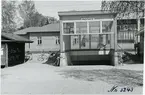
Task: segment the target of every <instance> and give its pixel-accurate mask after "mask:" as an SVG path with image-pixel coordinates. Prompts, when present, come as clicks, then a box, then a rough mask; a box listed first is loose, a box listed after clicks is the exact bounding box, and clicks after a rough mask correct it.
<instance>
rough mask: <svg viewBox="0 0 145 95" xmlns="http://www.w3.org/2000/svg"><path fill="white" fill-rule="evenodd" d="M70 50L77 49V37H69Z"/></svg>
mask: <svg viewBox="0 0 145 95" xmlns="http://www.w3.org/2000/svg"><path fill="white" fill-rule="evenodd" d="M71 49H79V36H71Z"/></svg>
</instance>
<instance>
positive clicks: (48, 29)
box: [14, 23, 60, 34]
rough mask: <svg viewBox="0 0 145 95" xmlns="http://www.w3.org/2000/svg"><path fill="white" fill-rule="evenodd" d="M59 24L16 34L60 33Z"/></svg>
mask: <svg viewBox="0 0 145 95" xmlns="http://www.w3.org/2000/svg"><path fill="white" fill-rule="evenodd" d="M59 31H60V30H59V23H54V24H48V25H45V26H42V27H29V28H25V29H22V30H18V31H16V32H14V33H15V34H27V33H30V32H59Z"/></svg>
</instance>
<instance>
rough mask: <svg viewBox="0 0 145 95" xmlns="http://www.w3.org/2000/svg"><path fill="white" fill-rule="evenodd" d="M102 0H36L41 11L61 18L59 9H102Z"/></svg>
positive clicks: (46, 14)
mask: <svg viewBox="0 0 145 95" xmlns="http://www.w3.org/2000/svg"><path fill="white" fill-rule="evenodd" d="M101 1H102V0H98V1H38V0H37V1H34V2H35V7H36V9H37V11H38V12H39V13H41V14H42V15H44V16H51V17H55V18H57V19H59V17H58V12H59V11H72V10H76V11H80V10H100V9H101Z"/></svg>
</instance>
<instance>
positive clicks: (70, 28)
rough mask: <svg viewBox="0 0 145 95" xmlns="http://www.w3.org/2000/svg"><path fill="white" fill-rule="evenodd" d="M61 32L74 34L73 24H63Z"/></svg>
mask: <svg viewBox="0 0 145 95" xmlns="http://www.w3.org/2000/svg"><path fill="white" fill-rule="evenodd" d="M63 32H64V33H65V34H73V33H74V23H63Z"/></svg>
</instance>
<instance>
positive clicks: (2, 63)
mask: <svg viewBox="0 0 145 95" xmlns="http://www.w3.org/2000/svg"><path fill="white" fill-rule="evenodd" d="M1 49H2V55H1V65H6V45H5V44H2V46H1Z"/></svg>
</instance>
